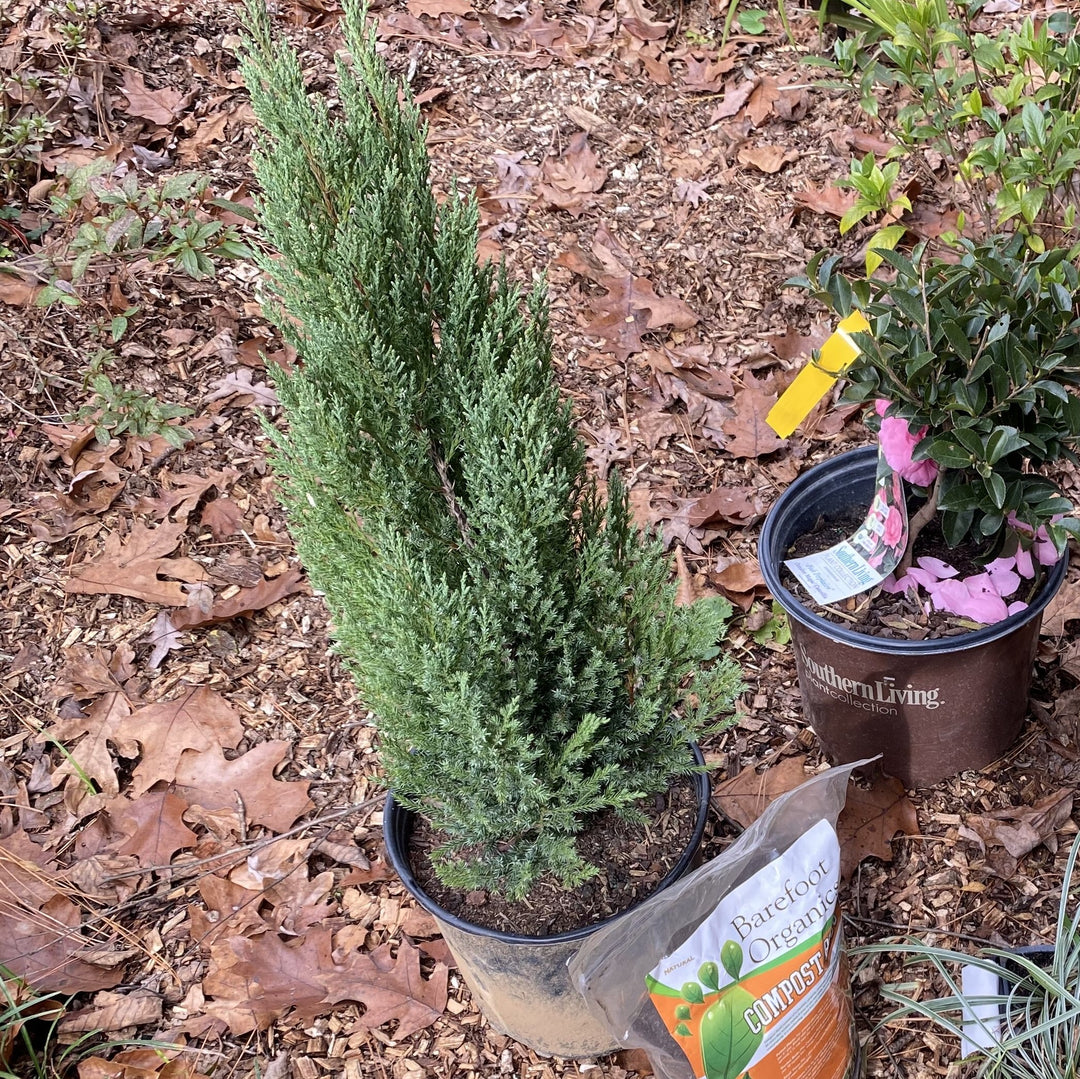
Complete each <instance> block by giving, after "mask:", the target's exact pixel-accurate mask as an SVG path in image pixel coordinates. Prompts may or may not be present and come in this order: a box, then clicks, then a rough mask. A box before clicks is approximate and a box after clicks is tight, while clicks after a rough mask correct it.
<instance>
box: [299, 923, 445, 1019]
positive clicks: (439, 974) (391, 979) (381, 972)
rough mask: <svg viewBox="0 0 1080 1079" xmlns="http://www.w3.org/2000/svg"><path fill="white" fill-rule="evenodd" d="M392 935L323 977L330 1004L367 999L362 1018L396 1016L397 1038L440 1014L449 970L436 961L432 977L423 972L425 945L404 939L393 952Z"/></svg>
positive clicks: (344, 960) (347, 957) (352, 954)
mask: <svg viewBox="0 0 1080 1079" xmlns="http://www.w3.org/2000/svg"><path fill="white" fill-rule="evenodd" d="M390 950H391V945H390V942H389V941H388V942H387V943H385V944H382V945H380V946H379V947H378V948H376V949H375V951H373V952H371V954H370V955H367V954H365V953H363V952H359V951H352V952H349V953H348V954H346V955H345V956H344V957H343V958H342V961H341V962H340V963H335V964H334V967H333V970H332V971H328V972H327V974H326V975H325V976H323V977H322V979H321V980H322V981H323V984H324V985H326V988H327V994H326V999H327V1002H328V1003H330V1004H337V1003H338V1002H340V1001H343V1000H355V1001H359V1002H360V1003H362V1004H363V1005H364V1014H363V1016H361V1018H360V1024H361V1025H362V1026H364V1027H377V1026H381V1025H382V1024H383V1023H386V1022H388V1021H389V1020H391V1019H396V1020H397V1028H396V1029H395V1031H394V1037H395V1039H401V1038H407V1037H409V1035H410V1034H415V1033H416V1032H417V1031H418V1030H423V1029H424V1028H425V1027H428V1026H430V1025H431V1024H432V1023H434V1022H435V1020H436V1019H438V1018H439V1017H440V1016H441V1015H442V1013H443V1010H444V1009H445V1008H446V997H447V978H448V974H449V971H448V970H447V968H446V966H445V965H444V964H442V963H437V964H436V965H435V969H434V971H432V973H431V976H430V977H429V978H426V979H425V978H424V977H423V976H422V975H421V973H420V950H419V948H416V947H415V946H414V945H412V944H410V943H409V942H408V941H404V940H403V941H402V942H401V943H400V944H399V945H398V948H397V955H396V956H395V957H393V958H391V955H390Z"/></svg>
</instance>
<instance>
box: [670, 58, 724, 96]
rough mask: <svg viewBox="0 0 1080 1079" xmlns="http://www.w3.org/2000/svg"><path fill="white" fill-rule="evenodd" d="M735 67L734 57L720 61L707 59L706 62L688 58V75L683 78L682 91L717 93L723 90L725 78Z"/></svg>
mask: <svg viewBox="0 0 1080 1079" xmlns="http://www.w3.org/2000/svg"><path fill="white" fill-rule="evenodd" d="M734 66H735V58H734V57H732V56H724V57H721V58H720V59H715V58H710V57H706V58H705V59H704V60H698V59H695V58H694V57H693V56H688V57H687V58H686V74H685V75H684V76H683V77H682V81H681V83H680V89H682V90H684V91H687V92H689V93H701V94H713V93H716V92H717V91H718V90H720V89H722V88H723V85H724V80H723V76H724V75H726V74H727V73H728V72H729V71H730V70H731V69H732V68H733V67H734Z"/></svg>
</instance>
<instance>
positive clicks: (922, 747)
mask: <svg viewBox="0 0 1080 1079" xmlns="http://www.w3.org/2000/svg"><path fill="white" fill-rule="evenodd" d="M876 468H877V450H876V449H875V448H874V447H872V446H867V447H863V448H861V449H857V450H852V451H850V452H849V453H844V454H841V455H840V456H838V457H835V458H833V459H832V460H830V461H826V462H824V463H823V464H820V465H817V466H815V467H814V468H811V469H809V470H808V471H806V472H804V473H803V474H802V475H801V476H799V477H798V479H796V480H795V482H794V483H792V484H791V486H790V487H788V489H787V490H786V491H785V492H784V494H783V495H781V496H780V498H779V499H777V501H776V503H775V504H774V506H773V507H772V509H771V510H770V511H769V515H768V517H767V518H766V521H765V524H764V526H763V528H762V531H761V539H760V541H759V544H758V560H759V562H760V564H761V572H762V575H763V576H764V578H765V582H766V584H767V585H768V587H769V591H770V592H771V593H772V595H773V597H774V599H776V601H777V602H778V603H779V604H780V605H781V607H783V609H784V610H785V611H786V612H787V614H788V616H789V618H790V622H791V641H792V645H793V647H794V650H795V665H796V668H797V670H798V674H799V688H800V689H801V691H802V697H803V708H804V712H805V715H806V718H807V720H808V721H809V723H810V725H811V726H812V727H813V728H814V731H815V732H816V733H817V736H818V738H819V739H820V740H821V744H822V745H823V746H824V748H825V750H826V752H827V753H828V754H829V756H830V757H832V758H833V759H834V760H838V761H843V760H855V759H857V758H860V757H872V756H874V755H875V754H877V753H881V754H882V767H883V768H884V770H885V771H886V772H889V773H890V774H892V775H895V776H897V777H899V778H900V779H901V780H903V782H904V783H905V784H907V786H909V787H917V786H926V785H930V784H933V783H936V782H938V781H939V780H941V779H944V778H945V777H946V776H950V775H954V774H955V773H956V772H960V771H963V770H964V769H966V768H982V767H984V766H985V765H987V764H990V763H991V762H992V761H994V760H996V759H997V758H998V757H1000V756H1001V755H1002V754H1003V753H1004V752H1005V751H1006V750H1007V749H1008V748H1009V746H1010V745H1012V743H1013V741H1014V740H1015V739H1016V736H1017V734H1019V732H1020V727H1021V726H1022V724H1023V722H1024V716H1025V715H1026V713H1027V705H1028V690H1029V688H1030V685H1031V672H1032V667H1033V664H1034V660H1035V649H1036V646H1037V644H1038V637H1039V627H1040V625H1041V624H1042V615H1043V611H1044V609H1045V608H1046V605H1047V604H1048V603H1049V602H1050V600H1051V599H1052V598H1053V597H1054V595H1055V594H1056V593H1057V590H1058V589H1059V588H1060V587H1061V584H1062V582H1063V581H1064V579H1065V570H1066V563H1067V558H1065V557H1063V558H1061V559H1060V560H1059V561H1058V563H1057V565H1055V566H1054V568H1053V569H1052V570H1051V571H1050V574H1049V575H1048V577H1047V579H1046V581H1045V583H1044V584H1043V587H1042V589H1041V591H1040V592H1039V594H1038V595H1037V596H1036V597H1035V599H1034V600H1033V601H1032V602H1031V603H1030V604H1029V606H1028V608H1027V609H1026V610H1024V611H1020V612H1018V613H1017V614H1015V615H1011V616H1010V617H1008V618H1006V619H1004V620H1003V621H1001V622H997V623H995V624H994V625H992V626H987V627H985V628H984V629H979V630H975V631H973V632H971V633H967V634H963V635H961V636H957V637H947V638H944V639H940V640H926V641H899V640H892V639H889V638H882V637H873V636H870V635H868V634H864V633H856V632H855V631H853V630H849V629H845V628H844V627H842V626H837V625H834V624H833V623H831V622H828V621H826V620H825V619H824V618H822V617H821V616H820V615H818V614H815V613H814V612H813V611H811V610H809V609H808V608H807V607H805V606H804V605H803V604H802V603H801V602H800V601H799V600H798V599H797V598H796V597H795V596H794V595H793V594H792V593H791V592H790V591H789V590H788V589H787V588H785V587H784V585H783V583H782V581H781V578H780V567H781V563H782V562H783V560H784V559H785V558H786V557H787V555H788V552H789V550H790V548H791V546H792V544H793V543H794V542H795V540H796V539H797V538H798V537H799V536H801V535H803V534H804V533H806V532H809V531H811V530H812V529H813V528H814V525H815V523H816V522H817V520H818V519H819V518H820V517H823V516H824V517H826V518H828V517H836V516H839V515H840V514H842V513H843V512H844V511H846V510H850V509H851V508H852V507H855V508H858V509H865V508H867V507H869V505H870V500H871V498H872V497H873V490H874V477H875V472H876Z"/></svg>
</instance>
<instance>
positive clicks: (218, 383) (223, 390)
mask: <svg viewBox="0 0 1080 1079" xmlns="http://www.w3.org/2000/svg"><path fill="white" fill-rule="evenodd" d="M251 378H252V375H251V369H250V368H248V367H240V368H238V369H237V370H236V371H232V372H230V373H229V374H227V375H225V376H224V377H223V378H219V379H215V380H214V381H213V382H211V383H210V392H209V393H208V394H206V396H205V397H204V398H203V400H204V401H206V402H208V403H209V402H211V401H223V400H225V399H226V398H229V397H233V396H234V395H236V396H240V397H241V402H240V403H241V404H248V403H254V404H257V405H267V406H269V407H271V408H273V407H274V406H275V405H277V404H279V401H278V395H277V394H276V393H275V392H274V390H273V389H272V388H271V387H270V386H268V385H267V384H266V383H265V382H252V381H251ZM247 397H250V398H251V402H248V401H246V400H243V398H247Z"/></svg>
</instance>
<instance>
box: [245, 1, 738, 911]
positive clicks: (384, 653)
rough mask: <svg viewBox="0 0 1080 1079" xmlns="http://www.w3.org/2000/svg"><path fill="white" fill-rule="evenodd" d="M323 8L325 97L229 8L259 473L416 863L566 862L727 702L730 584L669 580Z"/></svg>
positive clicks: (537, 332) (462, 228)
mask: <svg viewBox="0 0 1080 1079" xmlns="http://www.w3.org/2000/svg"><path fill="white" fill-rule="evenodd" d="M345 9H346V12H345V19H344V23H343V26H344V33H345V41H346V45H347V48H348V52H349V54H350V56H349V58H345V57H343V56H339V57H338V61H337V94H338V96H339V99H340V108H339V109H335V110H334V111H333V112H331V110H330V108H329V105H328V102H327V101H326V100H325V99H323V98H319V97H310V98H309V95H308V94H307V92H306V90H305V86H304V80H303V74H302V71H301V67H300V64H299V62H298V59H297V56H296V54H295V52H294V51H293V50H292V49H291V48H290V47H289V46H288V45H286V44H285V43H283V42H282V41H281V40H280V39H279V38H277V37H276V36H275V35H274V33H273V32H272V28H271V25H270V21H269V18H268V15H267V13H266V10H265V8H264V7H263V6H262V5H261V3H259V2H258V0H253V2H252V3H251V4H250V5H249V7H248V9H247V16H246V25H247V36H246V39H245V42H244V46H243V49H242V64H243V73H244V77H245V79H246V82H247V85H248V87H249V89H250V92H251V98H252V104H253V107H254V110H255V113H256V115H257V117H258V119H259V122H260V124H261V126H262V133H261V135H260V137H259V146H258V151H257V154H256V157H255V168H256V172H257V175H258V179H259V182H260V183H261V185H262V191H263V194H262V197H261V200H260V207H259V219H260V222H261V226H262V230H263V233H264V237H265V239H266V241H267V242H268V245H269V247H270V248H271V249H272V251H273V252H274V254H273V255H271V256H270V257H268V258H265V259H264V260H263V268H264V270H265V271H266V274H267V277H268V281H269V286H268V291H269V295H268V297H267V310H268V312H269V313H270V315H271V317H272V318H273V319H274V320H275V321H276V323H277V325H278V326H279V327H280V328H281V331H282V333H283V334H284V335H285V336H286V338H288V340H289V341H290V342H291V343H293V344H294V345H295V347H296V349H297V351H298V353H299V356H300V362H299V363H298V365H297V367H296V369H295V370H294V371H293V372H292V373H291V374H284V375H282V376H281V377H280V378H279V380H278V393H279V395H280V398H281V401H282V405H283V407H284V411H285V414H286V417H287V420H288V431H287V433H286V434H282V435H277V436H275V439H276V468H277V471H278V473H279V475H280V476H281V478H282V484H283V499H284V502H285V505H286V507H287V510H288V511H289V513H290V519H291V523H292V527H293V531H294V535H295V537H296V541H297V546H298V548H299V551H300V554H301V556H302V558H303V560H304V563H305V565H306V566H307V568H308V570H309V572H310V575H311V578H312V580H313V582H314V583H315V585H316V587H317V588H319V589H321V590H322V591H324V592H325V594H326V600H327V603H328V606H329V608H330V612H331V615H332V618H333V622H334V627H335V634H336V639H337V643H338V647H339V650H340V652H341V654H342V655H343V656H344V658H345V660H346V662H347V664H348V666H349V669H350V671H351V672H352V674H353V676H354V678H355V680H356V683H357V686H358V688H359V692H360V695H361V698H362V699H363V701H364V703H365V704H366V705H368V706H369V707H370V708H371V709H372V710H373V712H374V713H375V716H376V717H377V723H378V727H379V732H380V746H381V750H382V754H383V760H384V763H385V766H386V770H387V773H388V776H389V782H390V784H391V786H392V788H393V790H394V791H395V794H396V795H397V796H399V797H400V800H401V801H402V802H403V803H404V804H405V805H406V806H408V807H409V808H412V809H414V810H417V811H419V812H421V813H423V814H424V815H425V816H427V817H428V818H429V819H430V820H431V822H432V823H433V825H434V826H435V827H436V828H437V829H439V830H440V831H441V832H443V833H444V835H445V836H446V842H445V843H444V844H443V845H442V846H441V847H440V848H439V849H438V850H436V851H435V853H434V861H435V865H436V867H437V870H438V872H439V874H440V876H441V877H442V879H443V880H444V881H446V882H447V883H449V884H451V885H457V886H461V887H488V888H493V889H496V890H500V891H503V892H505V893H507V894H509V895H511V896H514V897H518V896H521V895H523V894H524V893H525V892H526V890H527V889H528V888H529V886H530V885H531V884H532V883H533V882H534V881H535V880H536V879H537V878H538V877H540V876H541V875H543V874H553V875H554V876H555V877H557V878H558V879H559V880H560V881H561V882H562V883H563V884H564V885H567V886H572V885H574V884H576V883H578V882H580V881H582V880H584V879H587V878H588V877H589V876H590V875H592V874H593V873H594V872H595V869H594V867H592V866H590V865H588V864H586V863H585V862H584V861H583V859H582V857H581V856H580V854H579V853H578V851H577V850H576V848H575V837H576V836H577V835H578V834H579V833H580V831H581V830H582V828H583V827H584V826H585V825H586V824H587V823H588V822H589V821H590V819H591V818H592V817H593V816H594V815H595V814H597V813H599V812H601V811H604V810H615V811H618V812H619V813H622V814H625V815H628V816H633V815H634V814H635V803H636V802H637V801H638V800H639V799H640V798H641V797H642V796H643V795H647V794H651V793H655V792H658V791H662V790H664V789H666V788H667V787H668V786H669V784H670V782H671V779H672V777H673V776H674V775H675V774H677V773H683V772H687V771H689V770H690V769H691V768H692V762H691V760H690V758H689V754H688V750H687V745H686V743H687V741H688V740H689V739H691V738H693V737H694V736H695V734H697V733H698V732H699V731H700V730H701V728H702V724H703V723H704V722H706V721H708V720H711V719H712V718H714V717H716V716H717V715H719V714H722V713H726V712H728V711H730V708H731V706H732V704H733V700H734V697H735V695H736V693H737V692H738V691H739V689H740V688H741V687H740V681H739V674H738V671H737V668H736V666H735V665H734V664H733V663H732V662H731V661H730V660H728V659H725V658H721V659H719V660H717V661H716V662H714V663H712V664H711V665H710V664H709V663H708V662H707V660H708V659H711V658H712V657H715V656H716V655H717V651H718V649H717V642H718V641H719V639H720V638H721V637H722V635H723V629H724V624H725V620H726V618H727V617H728V616H729V614H730V607H729V605H728V604H727V603H726V602H725V601H723V600H721V599H711V600H706V601H704V602H700V603H697V604H694V605H693V606H690V607H679V606H677V605H676V604H675V602H674V592H673V587H672V585H671V584H670V583H669V580H670V566H669V560H668V559H667V558H666V556H665V555H664V554H663V551H662V545H661V544H660V542H659V541H658V540H657V539H656V538H655V537H651V536H646V535H643V534H642V533H640V532H639V531H638V530H637V529H636V528H635V526H634V525H633V523H632V521H631V517H630V512H629V506H628V500H627V492H626V489H625V488H624V486H623V484H622V483H621V482H620V480H619V479H618V477H613V478H612V480H611V482H610V484H609V489H608V493H607V499H606V501H604V500H603V499H601V497H600V496H599V495H598V493H597V490H596V487H595V485H594V484H593V483H592V482H590V480H589V479H588V478H587V475H586V469H585V454H584V448H583V444H582V442H581V439H580V437H579V436H578V434H577V432H576V430H575V428H574V425H573V418H572V415H571V411H570V408H569V406H568V405H567V404H566V403H564V402H563V401H562V400H561V399H560V396H559V392H558V388H557V386H556V384H555V381H554V378H553V374H552V366H551V339H550V336H549V330H548V317H547V307H546V300H545V292H544V290H543V286H542V284H541V285H538V286H537V288H536V289H535V290H534V291H533V292H532V294H531V296H530V297H529V298H528V301H527V304H525V303H524V302H523V300H522V297H521V296H520V295H519V293H518V291H517V290H516V289H515V288H514V287H513V286H512V285H511V283H510V282H509V280H508V278H507V275H506V273H505V272H504V271H501V270H496V269H493V268H492V267H491V266H490V265H488V266H483V267H481V266H480V265H479V264H478V262H477V258H476V239H477V208H476V203H475V200H474V199H472V198H463V197H461V196H460V195H459V194H458V192H457V191H452V192H451V193H450V195H449V196H448V197H447V198H446V199H445V200H444V201H442V202H439V201H437V200H436V199H435V198H434V197H433V194H432V191H431V188H430V183H429V162H428V157H427V153H426V149H425V130H424V126H423V124H422V123H421V119H420V115H419V110H418V109H417V107H416V105H415V104H414V103H413V102H412V101H411V99H410V97H409V95H408V92H407V90H406V89H405V88H403V87H399V86H398V85H397V84H396V83H395V82H394V81H393V80H392V79H390V77H389V76H388V75H387V73H386V71H385V69H384V67H383V64H382V61H381V60H380V58H379V57H378V55H377V51H376V41H375V37H374V34H373V33H369V32H368V31H367V30H365V25H364V23H365V11H364V10H363V8H362V7H361V6H360V4H359V3H357V2H350V3H347V4H346V5H345ZM526 307H527V311H526V310H525V309H524V308H526Z"/></svg>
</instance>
